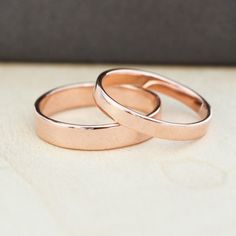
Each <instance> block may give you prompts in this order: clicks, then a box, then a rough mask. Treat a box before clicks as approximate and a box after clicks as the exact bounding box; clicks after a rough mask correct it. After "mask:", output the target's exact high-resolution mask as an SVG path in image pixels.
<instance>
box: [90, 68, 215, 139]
mask: <svg viewBox="0 0 236 236" xmlns="http://www.w3.org/2000/svg"><path fill="white" fill-rule="evenodd" d="M121 84H129V85H133V86H138V87H140V88H145V89H147V90H150V91H155V92H160V93H163V94H165V95H167V96H170V97H173V98H174V99H177V100H179V101H180V102H182V103H183V104H185V105H187V106H188V107H190V108H191V109H192V110H193V111H195V112H196V113H197V114H198V115H199V117H200V120H199V121H197V122H192V123H174V122H168V121H163V120H160V119H156V118H153V117H147V116H145V115H143V114H140V113H138V112H136V111H134V110H133V109H130V108H128V107H125V106H123V105H121V104H119V103H118V102H117V101H116V99H115V98H114V97H113V96H112V95H111V94H110V93H109V91H108V88H109V87H110V86H118V85H121ZM94 98H95V101H96V104H97V105H98V107H100V109H101V110H103V111H104V112H106V113H107V114H108V115H109V116H110V117H112V119H113V120H115V121H116V122H118V123H119V124H121V125H123V126H126V127H129V128H133V129H134V130H136V131H138V132H140V133H143V134H146V135H149V136H152V137H158V138H163V139H170V140H191V139H197V138H200V137H202V136H203V135H205V134H206V132H207V129H208V126H209V123H210V120H211V116H212V114H211V107H210V105H209V104H208V102H207V101H206V100H205V99H204V98H203V97H202V96H200V95H199V94H198V93H196V92H195V91H193V90H192V89H190V88H188V87H186V86H184V85H182V84H180V83H177V82H175V81H173V80H170V79H168V78H165V77H164V76H161V75H158V74H155V73H151V72H145V71H141V70H131V69H112V70H108V71H105V72H103V73H101V74H100V75H99V76H98V78H97V81H96V86H95V92H94ZM134 99H135V98H134ZM143 103H144V101H143Z"/></svg>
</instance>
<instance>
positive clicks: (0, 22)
mask: <svg viewBox="0 0 236 236" xmlns="http://www.w3.org/2000/svg"><path fill="white" fill-rule="evenodd" d="M0 60H1V61H4V60H13V61H19V60H20V61H65V62H68V61H70V62H71V61H72V62H122V63H125V62H129V63H185V64H186V63H187V64H205V63H207V64H209V63H210V64H235V63H236V1H235V0H204V1H203V0H156V1H154V0H105V1H98V0H84V1H82V0H63V1H62V0H37V1H36V0H24V1H19V0H18V1H17V0H0Z"/></svg>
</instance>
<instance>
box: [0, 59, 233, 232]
mask: <svg viewBox="0 0 236 236" xmlns="http://www.w3.org/2000/svg"><path fill="white" fill-rule="evenodd" d="M111 67H112V66H111V65H104V66H98V65H97V66H95V65H94V66H86V65H34V64H31V65H24V64H23V65H17V64H0V96H1V99H0V106H1V109H0V133H1V142H0V235H4V236H19V235H24V236H28V235H29V236H32V235H50V236H53V235H70V236H75V235H88V236H90V235H111V236H118V235H119V236H120V235H122V236H126V235H127V236H143V235H149V236H156V235H161V236H173V235H177V236H189V235H191V236H209V235H214V236H225V235H227V236H234V235H236V141H235V140H236V122H235V118H236V68H223V67H222V68H221V67H218V68H210V67H205V68H204V67H168V66H163V67H158V66H152V67H147V66H142V67H140V68H143V69H148V70H151V71H154V72H158V73H160V74H164V75H167V76H169V77H172V78H175V80H177V81H180V82H182V83H184V84H186V85H188V86H190V87H192V88H193V89H195V90H196V91H198V92H199V93H200V94H202V95H203V96H204V97H205V98H206V99H207V100H208V101H209V102H210V104H211V105H212V108H213V112H214V117H213V122H212V124H211V127H210V130H209V132H208V134H207V135H206V136H205V137H204V138H202V139H200V140H198V141H195V142H184V143H183V142H168V141H163V140H158V139H152V140H150V141H148V142H146V143H143V144H141V145H138V146H133V147H129V148H124V149H118V150H112V151H102V152H82V151H72V150H65V149H61V148H57V147H54V146H51V145H49V144H47V143H44V142H43V141H41V140H40V139H38V137H37V136H36V135H35V133H34V129H33V103H34V100H35V99H36V98H37V97H38V96H39V95H40V94H41V93H43V92H45V91H47V90H49V89H51V88H53V87H55V86H58V85H62V84H66V83H71V82H79V81H94V80H95V79H96V76H97V75H98V73H100V72H101V71H102V70H104V69H108V68H111ZM169 104H170V103H169ZM169 108H171V109H170V110H171V111H173V110H175V106H172V107H171V104H170V107H169ZM167 109H168V107H167ZM87 112H88V114H90V116H91V115H92V114H98V113H96V112H95V113H94V110H88V111H87ZM84 114H86V113H84ZM172 114H173V113H172V112H167V113H166V117H167V118H172ZM85 117H86V116H85V115H82V116H81V117H80V118H81V119H84V118H85ZM96 119H97V118H96ZM99 119H100V118H99ZM175 119H179V117H178V116H177V117H175Z"/></svg>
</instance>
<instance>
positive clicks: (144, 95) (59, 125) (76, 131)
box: [35, 83, 160, 150]
mask: <svg viewBox="0 0 236 236" xmlns="http://www.w3.org/2000/svg"><path fill="white" fill-rule="evenodd" d="M93 90H94V84H90V83H86V84H75V85H69V86H63V87H59V88H56V89H53V90H51V91H49V92H47V93H45V94H43V95H42V96H41V97H39V98H38V99H37V100H36V102H35V111H36V118H35V121H36V122H35V123H36V126H35V128H36V133H37V134H38V136H39V137H40V138H42V139H43V140H45V141H47V142H48V143H51V144H54V145H56V146H60V147H64V148H71V149H80V150H105V149H113V148H120V147H125V146H129V145H133V144H137V143H141V142H144V141H146V140H148V139H150V136H148V135H145V134H142V133H138V132H137V131H135V130H133V129H130V128H126V127H124V126H121V125H119V124H118V123H110V124H102V125H80V124H70V123H66V122H61V121H58V120H54V119H52V118H51V116H52V115H54V114H56V113H58V112H61V111H65V110H69V109H74V108H79V107H89V106H95V102H94V99H93V96H92V94H93ZM109 92H110V93H111V94H112V96H113V97H114V98H115V99H117V100H118V101H119V102H120V103H121V104H123V105H125V106H127V107H131V108H132V109H135V110H136V109H137V110H138V111H140V112H143V113H144V114H146V115H147V116H148V117H159V116H160V99H159V97H158V96H157V95H156V94H155V93H153V92H150V91H146V90H145V89H142V88H137V87H134V86H129V85H128V86H127V85H126V86H115V87H111V88H110V89H109ZM133 97H135V101H133V100H132V98H133Z"/></svg>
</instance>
